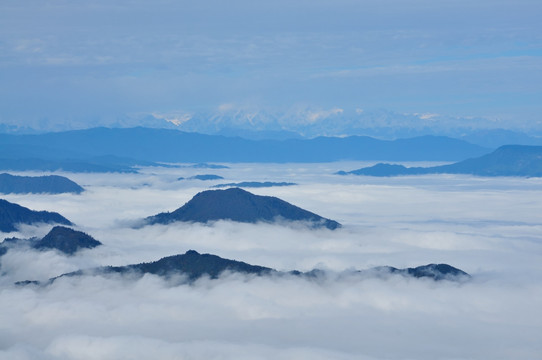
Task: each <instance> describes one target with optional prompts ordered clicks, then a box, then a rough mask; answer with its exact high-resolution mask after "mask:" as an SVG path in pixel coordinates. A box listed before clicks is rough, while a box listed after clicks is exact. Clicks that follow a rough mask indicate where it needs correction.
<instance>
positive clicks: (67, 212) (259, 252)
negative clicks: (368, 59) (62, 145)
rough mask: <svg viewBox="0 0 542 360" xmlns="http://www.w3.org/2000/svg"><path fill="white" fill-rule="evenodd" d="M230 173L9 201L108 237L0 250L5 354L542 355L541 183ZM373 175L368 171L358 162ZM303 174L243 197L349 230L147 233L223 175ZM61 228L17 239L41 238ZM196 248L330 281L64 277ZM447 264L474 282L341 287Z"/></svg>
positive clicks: (160, 175)
mask: <svg viewBox="0 0 542 360" xmlns="http://www.w3.org/2000/svg"><path fill="white" fill-rule="evenodd" d="M228 165H229V166H230V169H212V170H210V169H205V170H204V171H203V172H209V173H214V174H218V175H221V176H223V177H224V178H225V179H224V180H221V181H197V180H177V178H179V177H189V176H191V175H194V174H196V173H202V169H190V168H142V169H141V170H140V173H139V174H109V175H103V174H100V175H96V174H64V175H66V176H68V177H70V178H71V179H72V180H74V181H76V182H78V183H79V184H81V185H83V186H85V188H86V191H85V192H84V193H82V194H80V195H66V194H64V195H14V194H12V195H6V196H5V198H6V199H7V200H8V201H11V202H16V203H18V204H20V205H23V206H26V207H29V208H31V209H35V210H49V211H57V212H60V213H61V214H62V215H64V216H65V217H67V218H68V219H70V220H71V221H73V222H74V223H75V224H76V226H75V228H76V229H78V230H81V231H84V232H86V233H88V234H90V235H91V236H93V237H94V238H96V239H97V240H100V241H101V242H102V243H103V244H104V245H103V246H100V247H98V248H95V249H92V250H84V251H82V252H80V253H78V254H77V255H75V256H73V257H67V256H63V255H61V254H59V253H56V252H54V251H45V252H38V251H34V250H29V249H13V250H10V251H8V253H7V254H6V255H4V256H3V257H2V258H0V264H1V267H0V274H1V275H0V308H1V309H2V311H0V358H3V359H4V358H5V359H129V358H149V357H153V358H167V359H199V358H207V359H234V358H235V359H292V358H295V359H330V358H333V359H466V358H468V359H487V358H493V359H510V358H514V359H532V358H538V357H540V356H541V354H542V345H540V341H539V336H537V335H538V334H539V331H540V329H541V328H542V308H541V307H540V306H539V300H538V299H540V298H541V296H542V285H541V284H540V280H539V279H540V278H541V275H542V261H541V260H542V259H541V257H542V256H541V254H542V251H541V250H542V239H541V237H540V234H541V233H542V223H541V222H540V217H539V214H540V213H541V210H542V204H541V203H540V202H539V201H537V199H540V198H541V195H542V194H541V192H542V187H541V185H542V180H540V179H536V178H531V179H523V178H476V177H468V176H455V175H430V176H429V175H428V176H416V177H398V178H370V177H358V176H346V177H339V176H335V175H331V174H332V173H333V172H334V171H337V170H339V169H344V168H347V167H349V166H350V165H352V168H355V167H354V166H353V165H359V163H356V164H348V163H330V164H296V165H295V166H294V165H289V164H281V165H278V164H277V165H269V164H267V165H260V164H228ZM358 167H359V166H358ZM263 180H266V181H291V182H296V183H298V184H299V185H295V186H287V187H271V188H257V189H247V190H249V191H251V192H253V193H255V194H259V195H272V196H277V197H279V198H281V199H283V200H285V201H288V202H290V203H292V204H294V205H297V206H300V207H302V208H304V209H307V210H309V211H312V212H315V213H317V214H319V215H321V216H324V217H326V218H330V219H333V220H337V221H339V222H340V223H342V225H343V227H342V228H340V229H338V230H334V231H332V230H327V229H320V230H315V229H309V228H307V227H305V226H303V224H292V223H278V224H268V223H259V224H240V223H234V222H230V221H218V222H214V223H209V224H190V223H175V224H170V225H167V226H166V225H153V226H146V227H143V228H134V227H133V224H134V223H135V222H137V221H138V220H140V219H142V218H144V217H146V216H150V215H154V214H156V213H158V212H163V211H172V210H174V209H176V208H178V207H180V206H182V205H183V204H184V203H185V202H187V201H188V200H190V199H191V198H192V196H194V195H195V194H196V193H198V192H200V191H203V190H207V189H208V188H209V187H210V186H212V185H214V184H217V183H221V182H237V181H263ZM50 228H51V226H50V225H38V226H24V227H21V228H20V229H19V231H18V232H16V233H10V234H3V236H4V237H10V236H17V237H21V238H28V237H32V236H42V235H44V234H45V233H47V232H48V231H49V230H50ZM189 249H194V250H196V251H198V252H200V253H212V254H215V255H218V256H221V257H224V258H229V259H235V260H239V261H244V262H247V263H250V264H254V265H261V266H267V267H271V268H274V269H277V270H281V271H289V270H293V269H296V270H300V271H308V270H311V269H314V268H321V269H325V270H327V275H325V276H323V277H321V278H318V279H313V280H309V279H303V278H298V277H293V276H281V277H277V276H275V277H254V276H243V275H239V274H223V275H222V276H221V277H220V278H219V279H216V280H211V279H208V278H202V279H200V280H198V281H196V282H195V283H194V284H191V285H186V284H185V285H179V282H178V281H176V280H175V279H170V280H164V279H162V278H159V277H157V276H152V275H145V276H144V277H142V278H140V279H137V280H135V279H132V278H129V277H122V276H118V275H116V276H115V275H110V276H86V277H74V278H60V279H57V280H56V281H55V282H54V283H53V284H51V285H49V286H46V287H38V286H25V287H20V286H15V285H14V282H16V281H22V280H41V281H43V280H47V279H49V278H51V277H55V276H58V275H60V274H62V273H66V272H70V271H75V270H77V269H88V268H92V267H96V266H103V265H127V264H132V263H139V262H148V261H154V260H158V259H159V258H161V257H164V256H169V255H174V254H180V253H184V252H186V251H187V250H189ZM429 263H448V264H450V265H452V266H455V267H457V268H460V269H462V270H464V271H466V272H468V273H469V274H471V275H472V279H471V280H469V281H462V282H453V281H442V282H435V281H433V280H427V279H414V278H405V277H403V276H399V275H397V276H388V277H371V276H350V277H339V276H336V274H338V273H340V272H341V271H343V270H346V269H359V270H364V269H368V268H370V267H373V266H380V265H389V266H395V267H409V266H418V265H424V264H429Z"/></svg>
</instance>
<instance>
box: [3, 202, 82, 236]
mask: <svg viewBox="0 0 542 360" xmlns="http://www.w3.org/2000/svg"><path fill="white" fill-rule="evenodd" d="M36 223H48V224H52V223H56V224H62V225H73V224H72V223H71V222H70V221H69V220H68V219H66V218H65V217H63V216H62V215H60V214H58V213H56V212H49V211H33V210H30V209H28V208H25V207H23V206H20V205H17V204H14V203H10V202H9V201H6V200H3V199H0V231H2V232H11V231H16V230H17V228H16V225H18V224H36Z"/></svg>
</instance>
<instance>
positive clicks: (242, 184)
mask: <svg viewBox="0 0 542 360" xmlns="http://www.w3.org/2000/svg"><path fill="white" fill-rule="evenodd" d="M292 185H297V184H296V183H291V182H272V181H264V182H260V181H242V182H238V183H226V184H217V185H213V186H211V187H212V188H225V187H240V188H263V187H273V186H292Z"/></svg>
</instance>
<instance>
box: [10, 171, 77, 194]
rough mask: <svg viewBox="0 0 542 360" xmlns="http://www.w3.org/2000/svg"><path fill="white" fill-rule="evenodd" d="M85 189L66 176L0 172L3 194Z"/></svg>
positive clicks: (72, 191)
mask: <svg viewBox="0 0 542 360" xmlns="http://www.w3.org/2000/svg"><path fill="white" fill-rule="evenodd" d="M83 191H84V189H83V188H82V187H81V186H79V185H78V184H77V183H75V182H73V181H72V180H70V179H68V178H66V177H64V176H58V175H48V176H17V175H10V174H6V173H3V174H0V193H3V194H12V193H13V194H30V193H36V194H38V193H48V194H63V193H74V194H80V193H81V192H83Z"/></svg>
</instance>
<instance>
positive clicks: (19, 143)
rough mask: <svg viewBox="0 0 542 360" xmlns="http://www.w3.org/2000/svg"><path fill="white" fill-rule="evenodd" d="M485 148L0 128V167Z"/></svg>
mask: <svg viewBox="0 0 542 360" xmlns="http://www.w3.org/2000/svg"><path fill="white" fill-rule="evenodd" d="M428 149H430V150H429V151H428ZM488 151H489V149H487V148H483V147H481V146H478V145H473V144H470V143H468V142H466V141H462V140H457V139H452V138H447V137H439V136H422V137H415V138H409V139H399V140H393V141H388V140H377V139H375V138H370V137H365V136H349V137H317V138H314V139H288V140H247V139H243V138H239V137H225V136H218V135H202V134H197V133H186V132H181V131H177V130H166V129H149V128H128V129H108V128H94V129H88V130H78V131H68V132H60V133H46V134H40V135H8V134H0V154H1V155H0V169H1V168H3V169H9V170H29V169H36V170H56V169H64V170H66V171H100V172H108V171H136V168H135V167H136V165H144V166H148V165H150V166H152V165H156V164H158V163H205V162H279V163H280V162H326V161H337V160H388V161H418V160H419V161H454V160H463V159H466V158H469V157H474V156H480V155H482V154H485V153H487V152H488ZM66 154H70V155H69V158H66Z"/></svg>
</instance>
